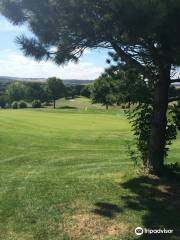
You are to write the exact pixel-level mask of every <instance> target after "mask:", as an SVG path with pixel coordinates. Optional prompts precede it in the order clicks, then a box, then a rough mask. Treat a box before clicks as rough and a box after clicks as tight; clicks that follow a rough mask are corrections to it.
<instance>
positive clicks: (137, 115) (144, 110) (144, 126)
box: [125, 103, 180, 165]
mask: <svg viewBox="0 0 180 240" xmlns="http://www.w3.org/2000/svg"><path fill="white" fill-rule="evenodd" d="M177 109H178V110H177ZM178 111H179V107H178V104H175V105H173V106H170V107H169V111H168V123H167V127H166V146H165V151H164V155H165V156H167V155H168V151H169V146H170V145H171V144H172V142H173V140H175V139H176V136H177V130H178V129H179V125H178V124H179V121H177V118H178V117H179V116H180V115H179V112H178ZM125 113H126V115H127V117H128V119H129V121H130V123H131V126H132V129H133V132H134V136H135V139H136V145H137V149H138V150H139V152H140V154H141V159H142V160H143V162H144V164H145V165H146V161H147V154H148V148H149V136H150V132H151V124H152V116H153V107H152V106H151V105H150V104H146V103H139V104H138V105H136V106H133V107H132V108H131V109H129V110H125Z"/></svg>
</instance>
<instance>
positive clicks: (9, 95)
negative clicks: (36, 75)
mask: <svg viewBox="0 0 180 240" xmlns="http://www.w3.org/2000/svg"><path fill="white" fill-rule="evenodd" d="M84 88H85V87H84V86H83V85H73V84H67V85H65V84H64V83H63V81H62V80H60V79H58V78H55V77H52V78H49V79H47V81H46V82H45V83H44V82H21V81H14V82H11V83H9V84H7V86H6V88H3V91H2V92H1V94H0V107H2V108H4V107H5V106H6V105H7V103H8V104H11V103H12V102H14V101H20V100H24V101H27V102H32V101H34V100H40V101H41V102H42V103H43V102H44V103H49V102H53V106H54V108H55V107H56V100H57V99H59V98H63V97H65V98H74V97H76V96H79V95H81V94H83V91H84ZM85 94H86V93H85Z"/></svg>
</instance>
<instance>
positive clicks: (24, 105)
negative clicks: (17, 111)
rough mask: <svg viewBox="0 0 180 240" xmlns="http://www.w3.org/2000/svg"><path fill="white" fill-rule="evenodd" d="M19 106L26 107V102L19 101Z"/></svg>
mask: <svg viewBox="0 0 180 240" xmlns="http://www.w3.org/2000/svg"><path fill="white" fill-rule="evenodd" d="M19 108H27V103H26V102H24V101H20V102H19Z"/></svg>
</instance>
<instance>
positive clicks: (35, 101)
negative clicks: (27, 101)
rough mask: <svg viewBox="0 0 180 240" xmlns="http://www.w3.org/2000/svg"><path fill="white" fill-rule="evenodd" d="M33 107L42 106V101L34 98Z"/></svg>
mask: <svg viewBox="0 0 180 240" xmlns="http://www.w3.org/2000/svg"><path fill="white" fill-rule="evenodd" d="M32 108H41V101H40V100H34V101H33V102H32Z"/></svg>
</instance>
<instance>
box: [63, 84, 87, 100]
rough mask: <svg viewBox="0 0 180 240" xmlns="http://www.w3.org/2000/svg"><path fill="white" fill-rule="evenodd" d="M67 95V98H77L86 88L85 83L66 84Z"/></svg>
mask: <svg viewBox="0 0 180 240" xmlns="http://www.w3.org/2000/svg"><path fill="white" fill-rule="evenodd" d="M65 87H66V91H65V97H66V98H75V97H78V96H80V95H81V91H82V89H83V88H84V85H79V84H77V85H75V84H67V85H65Z"/></svg>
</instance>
